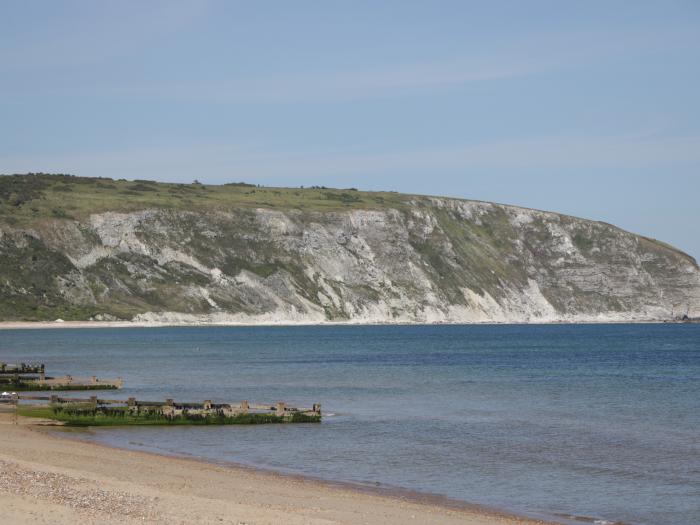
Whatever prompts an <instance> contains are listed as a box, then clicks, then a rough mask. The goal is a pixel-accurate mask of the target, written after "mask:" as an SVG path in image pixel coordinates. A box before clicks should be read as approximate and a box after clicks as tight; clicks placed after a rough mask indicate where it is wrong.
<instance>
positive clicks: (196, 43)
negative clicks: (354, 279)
mask: <svg viewBox="0 0 700 525" xmlns="http://www.w3.org/2000/svg"><path fill="white" fill-rule="evenodd" d="M0 122H2V126H0V173H26V172H39V171H42V172H52V173H72V174H75V175H82V176H99V177H112V178H126V179H152V180H159V181H177V182H191V181H192V180H194V179H197V180H199V181H201V182H205V183H211V184H218V183H225V182H233V181H245V182H250V183H256V184H262V185H273V186H301V185H304V186H310V185H325V186H330V187H341V188H342V187H356V188H359V189H364V190H395V191H400V192H406V193H420V194H430V195H446V196H453V197H462V198H471V199H478V200H487V201H495V202H501V203H508V204H517V205H521V206H526V207H531V208H539V209H545V210H551V211H558V212H562V213H568V214H571V215H575V216H579V217H584V218H590V219H596V220H602V221H606V222H610V223H613V224H616V225H617V226H620V227H621V228H624V229H626V230H630V231H633V232H635V233H640V234H643V235H646V236H649V237H653V238H657V239H660V240H663V241H666V242H668V243H670V244H672V245H674V246H677V247H678V248H680V249H682V250H684V251H686V252H688V253H690V254H691V255H693V256H695V257H696V258H700V235H699V234H698V230H699V227H700V204H699V203H698V198H699V197H700V1H697V0H684V1H673V0H666V1H662V0H659V1H657V2H645V1H636V0H635V1H627V2H625V1H619V0H605V1H586V2H579V1H573V0H572V1H567V0H557V1H551V2H539V1H535V0H532V1H528V2H522V1H513V2H506V1H489V2H483V1H479V2H469V1H466V0H462V1H446V0H445V1H443V0H433V1H420V2H418V1H409V0H399V1H390V0H387V1H377V0H370V1H363V0H346V1H344V2H341V1H336V0H317V1H315V2H310V1H304V0H295V1H293V2H291V1H288V0H280V1H278V2H273V1H267V0H261V1H256V2H250V1H247V2H242V1H241V2H238V1H233V0H230V1H196V0H190V1H186V2H180V1H177V0H168V1H162V2H160V1H156V0H150V1H147V2H144V1H138V2H132V1H126V0H121V1H120V2H95V1H92V0H90V1H81V2H76V1H67V0H63V1H61V2H55V1H53V0H52V1H36V0H27V1H21V2H20V1H17V2H2V3H0Z"/></svg>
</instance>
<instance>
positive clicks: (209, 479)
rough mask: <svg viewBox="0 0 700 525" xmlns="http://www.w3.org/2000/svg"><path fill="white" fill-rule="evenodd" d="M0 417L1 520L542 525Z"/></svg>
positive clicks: (12, 524)
mask: <svg viewBox="0 0 700 525" xmlns="http://www.w3.org/2000/svg"><path fill="white" fill-rule="evenodd" d="M32 423H35V420H30V419H25V418H20V420H19V422H18V424H17V425H15V424H13V418H12V415H11V413H9V412H1V411H0V439H1V443H2V446H1V448H0V518H1V519H0V522H2V523H3V524H5V525H23V524H32V525H37V524H44V523H46V524H49V523H50V524H56V525H62V524H66V525H67V524H71V525H72V524H75V523H81V524H97V523H100V524H111V523H126V524H131V523H164V524H165V523H168V524H174V523H178V524H180V523H181V524H189V523H197V524H198V525H204V524H213V523H216V524H248V525H251V524H256V525H258V524H259V525H262V524H302V523H303V524H319V525H320V524H324V525H328V524H366V523H370V524H372V523H382V524H389V525H391V524H396V525H399V524H401V525H403V524H406V523H421V524H431V523H434V524H447V525H449V524H456V523H460V524H469V525H494V524H501V525H514V524H516V523H519V524H534V523H537V522H536V521H531V520H527V519H519V518H517V517H512V516H506V515H500V514H497V513H490V512H488V511H483V510H480V509H478V508H474V509H472V508H467V507H465V508H459V507H457V506H454V507H452V506H449V505H441V504H439V502H431V501H426V502H422V501H419V500H414V499H412V498H405V497H400V496H390V495H383V494H373V493H370V492H366V491H362V490H355V489H353V488H352V487H345V486H336V485H331V484H326V483H322V482H318V481H313V480H307V479H302V478H298V477H293V476H283V475H276V474H272V473H267V472H259V471H255V470H251V469H245V468H237V467H229V466H217V465H213V464H209V463H204V462H199V461H193V460H188V459H178V458H171V457H164V456H159V455H156V454H148V453H142V452H135V451H127V450H119V449H113V448H109V447H105V446H101V445H96V444H92V443H84V442H80V441H76V440H72V439H64V438H61V437H57V436H55V435H54V434H53V433H48V432H47V431H46V428H43V427H41V426H37V425H35V424H32Z"/></svg>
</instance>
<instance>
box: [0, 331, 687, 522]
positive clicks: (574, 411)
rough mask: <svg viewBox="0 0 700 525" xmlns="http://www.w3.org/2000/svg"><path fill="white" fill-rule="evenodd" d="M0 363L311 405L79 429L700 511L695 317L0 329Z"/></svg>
mask: <svg viewBox="0 0 700 525" xmlns="http://www.w3.org/2000/svg"><path fill="white" fill-rule="evenodd" d="M0 361H6V362H20V361H41V362H44V363H45V364H46V366H47V371H48V372H49V374H50V375H51V374H55V375H63V374H66V373H71V374H73V375H75V376H80V375H82V376H90V375H97V376H99V377H105V378H111V377H115V376H121V377H123V378H124V388H123V390H120V391H117V392H113V393H112V392H110V394H109V395H110V397H119V398H124V399H126V398H128V397H130V396H134V397H136V398H139V399H146V400H164V399H165V398H166V397H171V398H175V399H176V400H179V401H190V402H192V401H200V402H201V401H203V400H205V399H211V400H213V401H214V402H229V401H230V402H238V401H240V400H248V401H249V402H251V403H267V402H270V403H272V402H276V401H285V402H287V403H288V404H290V405H301V406H310V405H311V404H312V403H321V405H322V409H323V413H324V419H323V422H322V423H321V424H297V425H253V426H204V427H203V426H196V427H182V426H178V427H170V428H168V427H126V428H125V427H122V428H114V427H113V428H99V429H92V430H89V431H85V432H80V433H77V434H75V433H71V435H74V436H75V435H78V436H79V438H80V439H88V440H92V441H95V442H99V443H103V444H107V445H112V446H117V447H122V448H128V449H136V450H144V451H153V452H158V453H161V454H170V455H174V456H186V457H193V458H199V459H202V460H206V461H211V462H216V463H225V464H230V463H234V464H242V465H247V466H250V467H256V468H261V469H269V470H274V471H278V472H283V473H289V474H296V475H303V476H309V477H313V478H320V479H323V480H329V481H333V482H343V483H350V484H354V485H358V486H361V487H362V488H364V489H368V490H380V491H399V492H401V491H410V493H419V494H426V495H433V496H435V497H444V498H449V500H451V501H455V502H465V503H471V504H478V505H483V506H487V507H491V508H495V509H500V510H504V511H508V512H512V513H516V514H520V515H525V516H532V517H539V518H545V519H548V520H552V521H558V522H561V523H598V524H601V525H604V524H606V523H615V522H621V523H626V524H633V525H659V524H665V525H697V524H699V523H700V325H692V324H688V325H685V324H683V325H682V324H608V325H593V324H591V325H588V324H586V325H469V326H446V325H431V326H337V325H336V326H294V327H289V326H288V327H164V328H94V329H92V328H91V329H68V328H61V329H45V330H43V329H42V330H2V331H0ZM74 395H78V396H79V395H80V394H74ZM83 395H84V394H83ZM407 493H409V492H407Z"/></svg>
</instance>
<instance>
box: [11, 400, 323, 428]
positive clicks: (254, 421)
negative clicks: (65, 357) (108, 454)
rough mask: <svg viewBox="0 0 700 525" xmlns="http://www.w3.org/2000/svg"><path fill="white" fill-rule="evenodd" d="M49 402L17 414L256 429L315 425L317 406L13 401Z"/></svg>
mask: <svg viewBox="0 0 700 525" xmlns="http://www.w3.org/2000/svg"><path fill="white" fill-rule="evenodd" d="M20 400H28V401H49V403H48V404H44V405H21V406H20V405H18V406H17V414H18V415H20V416H26V417H37V418H44V419H51V420H54V421H57V422H60V423H62V424H64V425H66V426H74V427H89V426H117V425H119V426H132V425H259V424H270V423H319V422H320V421H321V405H320V404H314V405H313V406H312V407H311V408H295V407H288V406H287V405H286V404H285V403H281V402H280V403H275V404H262V405H260V404H259V405H250V404H248V402H247V401H242V402H241V403H238V404H230V403H225V404H216V403H212V402H211V401H210V400H206V401H204V402H203V403H176V402H174V401H173V400H172V399H166V400H165V401H164V402H162V401H137V400H136V399H135V398H133V397H130V398H129V399H128V400H114V399H98V398H97V396H91V397H90V398H74V397H67V398H64V397H59V396H57V395H52V396H50V397H46V396H27V395H24V396H20V395H16V396H15V398H14V401H15V402H16V403H17V402H19V401H20Z"/></svg>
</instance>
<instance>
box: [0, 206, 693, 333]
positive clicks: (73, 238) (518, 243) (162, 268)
mask: <svg viewBox="0 0 700 525" xmlns="http://www.w3.org/2000/svg"><path fill="white" fill-rule="evenodd" d="M0 234H2V236H1V237H0V242H1V243H3V249H4V250H10V249H13V248H12V247H13V246H15V248H14V249H16V250H20V248H19V246H20V245H22V243H24V244H26V243H27V242H33V243H38V244H39V247H40V248H41V249H43V250H45V252H46V254H48V255H47V256H50V257H53V258H54V259H55V265H54V266H55V268H54V269H52V270H51V271H50V272H49V273H51V272H54V273H55V275H51V278H52V279H53V281H52V282H53V283H54V284H53V285H54V288H55V294H56V297H57V299H56V301H58V302H61V301H63V303H65V308H66V309H67V310H70V309H71V308H73V309H76V310H79V311H80V312H85V314H84V315H85V316H86V317H90V316H92V317H94V316H98V315H99V316H102V317H104V316H115V317H120V318H129V319H134V320H140V321H149V322H156V321H162V322H175V323H182V322H212V323H239V322H240V323H256V322H259V323H282V322H285V323H318V322H350V323H394V322H396V323H412V322H420V323H476V322H504V323H505V322H533V323H537V322H557V321H624V320H663V319H671V318H673V317H677V316H681V315H683V314H687V315H689V316H690V317H694V316H699V315H700V271H699V270H698V267H697V265H696V263H695V261H694V260H693V259H692V258H690V257H688V256H687V255H685V254H682V253H681V252H678V251H676V250H674V249H672V248H670V247H667V246H665V245H663V244H661V243H658V242H656V241H652V240H648V239H645V238H642V237H639V236H636V235H633V234H630V233H627V232H624V231H622V230H619V229H617V228H615V227H613V226H610V225H606V224H603V223H597V222H592V221H585V220H581V219H576V218H572V217H567V216H562V215H558V214H554V213H547V212H541V211H536V210H528V209H523V208H517V207H510V206H502V205H496V204H490V203H482V202H472V201H460V200H453V199H438V198H419V197H416V198H415V199H414V200H412V201H411V202H410V203H409V204H407V206H406V207H405V208H402V209H383V210H367V211H363V210H349V211H346V212H324V213H322V212H302V211H295V210H290V211H278V210H269V209H233V210H229V211H227V212H220V211H212V212H201V211H200V212H186V211H174V210H160V209H152V210H145V211H140V212H134V213H113V212H109V213H102V214H98V215H93V216H91V217H90V218H89V220H88V221H84V222H83V223H79V222H76V221H68V220H56V221H54V222H52V223H51V224H49V225H46V226H45V227H43V228H42V229H41V231H38V232H32V236H31V239H33V240H31V241H28V240H27V235H28V233H27V232H21V231H19V230H15V231H7V232H4V233H3V232H0ZM37 249H39V248H37ZM52 268H53V267H52ZM47 286H49V284H47ZM54 288H52V290H53V289H54ZM17 289H18V290H19V288H17ZM17 293H19V292H17ZM90 312H92V314H89V313H90Z"/></svg>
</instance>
